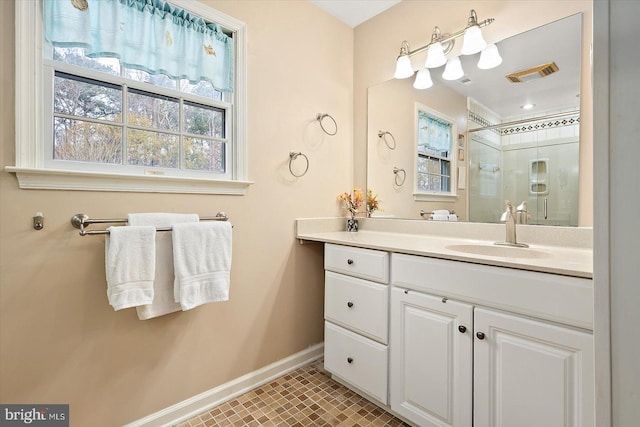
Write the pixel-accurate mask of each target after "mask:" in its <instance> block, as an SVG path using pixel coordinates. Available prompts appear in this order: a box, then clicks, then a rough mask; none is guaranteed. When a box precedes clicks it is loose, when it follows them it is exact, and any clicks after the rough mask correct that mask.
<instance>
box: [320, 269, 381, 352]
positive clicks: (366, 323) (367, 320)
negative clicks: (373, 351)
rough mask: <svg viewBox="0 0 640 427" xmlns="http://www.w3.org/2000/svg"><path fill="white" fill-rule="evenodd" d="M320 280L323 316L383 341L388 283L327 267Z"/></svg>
mask: <svg viewBox="0 0 640 427" xmlns="http://www.w3.org/2000/svg"><path fill="white" fill-rule="evenodd" d="M324 284H325V292H324V318H325V319H326V320H330V321H332V322H334V323H338V324H340V325H341V326H344V327H346V328H349V329H351V330H353V331H355V332H357V333H360V334H363V335H366V336H368V337H369V338H372V339H374V340H376V341H379V342H381V343H383V344H386V343H387V336H388V335H387V319H388V307H389V287H388V286H386V285H381V284H379V283H374V282H370V281H367V280H362V279H358V278H355V277H350V276H345V275H344V274H337V273H333V272H331V271H327V272H326V273H325V280H324Z"/></svg>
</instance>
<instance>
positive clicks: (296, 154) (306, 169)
mask: <svg viewBox="0 0 640 427" xmlns="http://www.w3.org/2000/svg"><path fill="white" fill-rule="evenodd" d="M298 156H302V157H304V160H305V161H306V162H307V166H306V167H305V168H304V172H302V173H301V174H300V175H296V174H295V173H294V172H293V169H292V168H291V164H292V163H293V161H294V160H295V159H297V158H298ZM308 170H309V158H308V157H307V156H306V155H305V154H302V152H300V151H298V152H297V153H296V152H295V151H291V152H290V153H289V172H291V175H293V176H295V177H296V178H300V177H301V176H304V175H305V174H306V173H307V171H308Z"/></svg>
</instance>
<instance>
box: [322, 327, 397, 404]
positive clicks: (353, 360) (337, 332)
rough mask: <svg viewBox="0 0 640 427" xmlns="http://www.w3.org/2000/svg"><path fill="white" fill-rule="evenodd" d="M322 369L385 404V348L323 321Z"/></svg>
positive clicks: (386, 357)
mask: <svg viewBox="0 0 640 427" xmlns="http://www.w3.org/2000/svg"><path fill="white" fill-rule="evenodd" d="M324 325H325V327H324V367H325V369H326V370H327V371H329V372H331V373H332V374H334V375H336V376H338V377H340V378H342V379H343V380H344V381H346V382H348V383H350V384H352V385H354V386H355V387H357V388H359V389H360V390H362V391H363V392H365V393H367V394H369V395H370V396H371V397H373V398H375V399H377V400H379V401H380V402H382V403H384V404H387V360H388V353H387V346H385V345H382V344H379V343H377V342H375V341H372V340H370V339H368V338H365V337H363V336H361V335H358V334H355V333H353V332H350V331H348V330H346V329H343V328H341V327H339V326H336V325H333V324H331V323H329V322H324Z"/></svg>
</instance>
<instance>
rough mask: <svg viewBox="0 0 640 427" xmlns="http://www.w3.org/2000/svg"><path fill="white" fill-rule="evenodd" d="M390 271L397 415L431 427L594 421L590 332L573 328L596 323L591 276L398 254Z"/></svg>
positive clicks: (562, 426)
mask: <svg viewBox="0 0 640 427" xmlns="http://www.w3.org/2000/svg"><path fill="white" fill-rule="evenodd" d="M391 270H392V272H393V275H392V279H391V284H392V296H391V319H390V322H391V336H390V373H391V375H390V396H391V397H390V402H391V409H392V410H393V411H394V412H396V413H398V414H400V415H403V416H404V417H406V418H407V419H409V420H411V421H412V422H414V423H415V424H416V425H418V426H428V427H431V426H460V427H461V426H469V427H470V426H471V425H473V426H474V427H497V426H503V427H511V426H518V427H527V426H531V427H533V426H536V427H538V426H545V427H547V426H550V427H553V426H557V427H569V426H571V427H591V426H593V422H594V421H593V402H594V395H593V393H594V375H593V356H592V355H593V335H592V334H591V332H589V331H585V330H579V329H577V328H575V327H574V326H585V325H590V322H591V307H592V301H590V300H589V298H582V297H583V296H584V295H583V292H584V291H585V289H587V288H589V287H590V286H591V285H592V284H591V281H590V280H588V279H579V278H574V277H562V276H556V275H552V274H546V273H535V272H527V271H519V270H511V269H505V268H496V267H491V266H484V265H476V264H468V263H462V262H456V261H448V260H439V259H433V258H424V257H417V256H411V255H401V254H393V256H392V263H391ZM536 291H537V292H538V293H539V292H541V291H544V292H546V293H545V294H544V295H542V296H540V295H537V293H536ZM572 295H573V296H574V298H569V297H570V296H572ZM461 301H463V302H461ZM563 308H564V309H563ZM504 310H508V311H509V313H507V312H505V311H504ZM531 315H535V316H536V317H537V319H532V318H531V317H529V316H531ZM559 319H561V320H563V321H564V324H558V323H557V322H558V320H559ZM550 320H552V321H554V322H553V323H552V322H551V321H550ZM460 326H464V328H463V329H458V328H459V327H460ZM472 408H473V409H472ZM472 411H473V415H471V414H472Z"/></svg>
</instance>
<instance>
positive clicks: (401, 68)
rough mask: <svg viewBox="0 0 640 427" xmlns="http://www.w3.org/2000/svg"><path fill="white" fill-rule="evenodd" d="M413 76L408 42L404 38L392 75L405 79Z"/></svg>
mask: <svg viewBox="0 0 640 427" xmlns="http://www.w3.org/2000/svg"><path fill="white" fill-rule="evenodd" d="M411 76H413V66H411V58H410V55H409V42H407V41H406V40H405V41H403V42H402V46H400V55H399V56H398V60H397V61H396V72H395V74H394V75H393V77H395V78H396V79H406V78H407V77H411Z"/></svg>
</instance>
